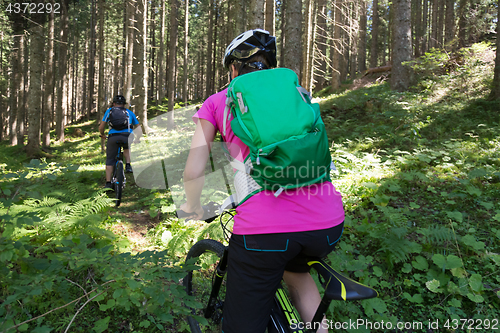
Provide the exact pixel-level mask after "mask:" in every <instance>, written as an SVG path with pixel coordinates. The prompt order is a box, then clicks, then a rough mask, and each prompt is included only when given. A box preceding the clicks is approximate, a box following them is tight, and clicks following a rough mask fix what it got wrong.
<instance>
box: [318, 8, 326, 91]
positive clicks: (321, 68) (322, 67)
mask: <svg viewBox="0 0 500 333" xmlns="http://www.w3.org/2000/svg"><path fill="white" fill-rule="evenodd" d="M327 15H328V13H327V10H326V0H318V15H317V20H318V24H317V26H316V43H317V47H316V49H317V50H318V53H319V54H318V56H317V57H315V58H316V62H317V63H319V64H318V66H317V69H318V70H317V71H315V72H317V73H316V76H315V78H316V90H321V89H323V88H324V87H325V86H326V85H327V82H326V59H327V54H326V46H327V36H328V29H327V25H326V19H327V17H326V16H327Z"/></svg>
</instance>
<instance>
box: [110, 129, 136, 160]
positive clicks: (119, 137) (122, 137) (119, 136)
mask: <svg viewBox="0 0 500 333" xmlns="http://www.w3.org/2000/svg"><path fill="white" fill-rule="evenodd" d="M129 135H130V133H115V134H110V135H109V136H108V143H107V145H106V165H115V161H116V155H117V154H118V147H119V146H118V143H122V144H123V149H128V137H129Z"/></svg>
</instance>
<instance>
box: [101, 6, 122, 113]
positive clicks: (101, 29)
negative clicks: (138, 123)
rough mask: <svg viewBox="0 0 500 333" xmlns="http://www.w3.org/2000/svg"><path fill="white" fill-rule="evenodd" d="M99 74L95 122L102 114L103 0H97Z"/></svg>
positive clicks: (103, 85)
mask: <svg viewBox="0 0 500 333" xmlns="http://www.w3.org/2000/svg"><path fill="white" fill-rule="evenodd" d="M98 38H99V76H98V82H99V84H98V87H97V115H98V117H97V123H100V121H101V119H102V117H103V116H104V111H105V110H104V108H105V106H104V104H105V101H104V87H105V86H106V84H105V83H104V0H99V37H98ZM116 79H118V78H116Z"/></svg>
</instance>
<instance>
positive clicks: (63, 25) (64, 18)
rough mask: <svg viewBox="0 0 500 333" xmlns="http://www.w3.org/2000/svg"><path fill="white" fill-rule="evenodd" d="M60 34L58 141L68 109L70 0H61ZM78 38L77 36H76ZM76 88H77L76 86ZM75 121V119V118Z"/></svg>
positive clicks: (61, 138)
mask: <svg viewBox="0 0 500 333" xmlns="http://www.w3.org/2000/svg"><path fill="white" fill-rule="evenodd" d="M60 15H61V16H60V18H61V20H60V29H61V30H60V34H59V38H60V39H61V43H58V47H59V61H58V65H59V66H58V78H57V80H58V81H57V87H58V88H57V105H56V138H57V141H61V142H62V141H64V114H65V113H66V111H67V107H66V106H67V105H68V103H67V100H66V103H64V101H63V99H64V98H63V96H64V95H63V89H64V85H65V84H66V81H67V73H66V70H67V61H68V60H67V59H68V43H67V42H68V0H63V1H61V14H60ZM75 39H77V38H75ZM73 57H77V54H76V53H75V54H73ZM73 80H74V81H75V82H76V77H75V74H73ZM75 90H76V88H75ZM72 105H73V104H72ZM73 121H74V120H73Z"/></svg>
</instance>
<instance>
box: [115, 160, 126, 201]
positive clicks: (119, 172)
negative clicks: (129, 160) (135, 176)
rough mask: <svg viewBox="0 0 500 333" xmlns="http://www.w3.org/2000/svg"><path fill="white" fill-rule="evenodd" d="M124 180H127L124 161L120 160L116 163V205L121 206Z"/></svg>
mask: <svg viewBox="0 0 500 333" xmlns="http://www.w3.org/2000/svg"><path fill="white" fill-rule="evenodd" d="M124 180H125V174H124V173H123V162H122V161H118V163H117V165H116V182H115V195H116V207H118V206H120V203H121V201H122V191H123V181H124Z"/></svg>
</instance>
